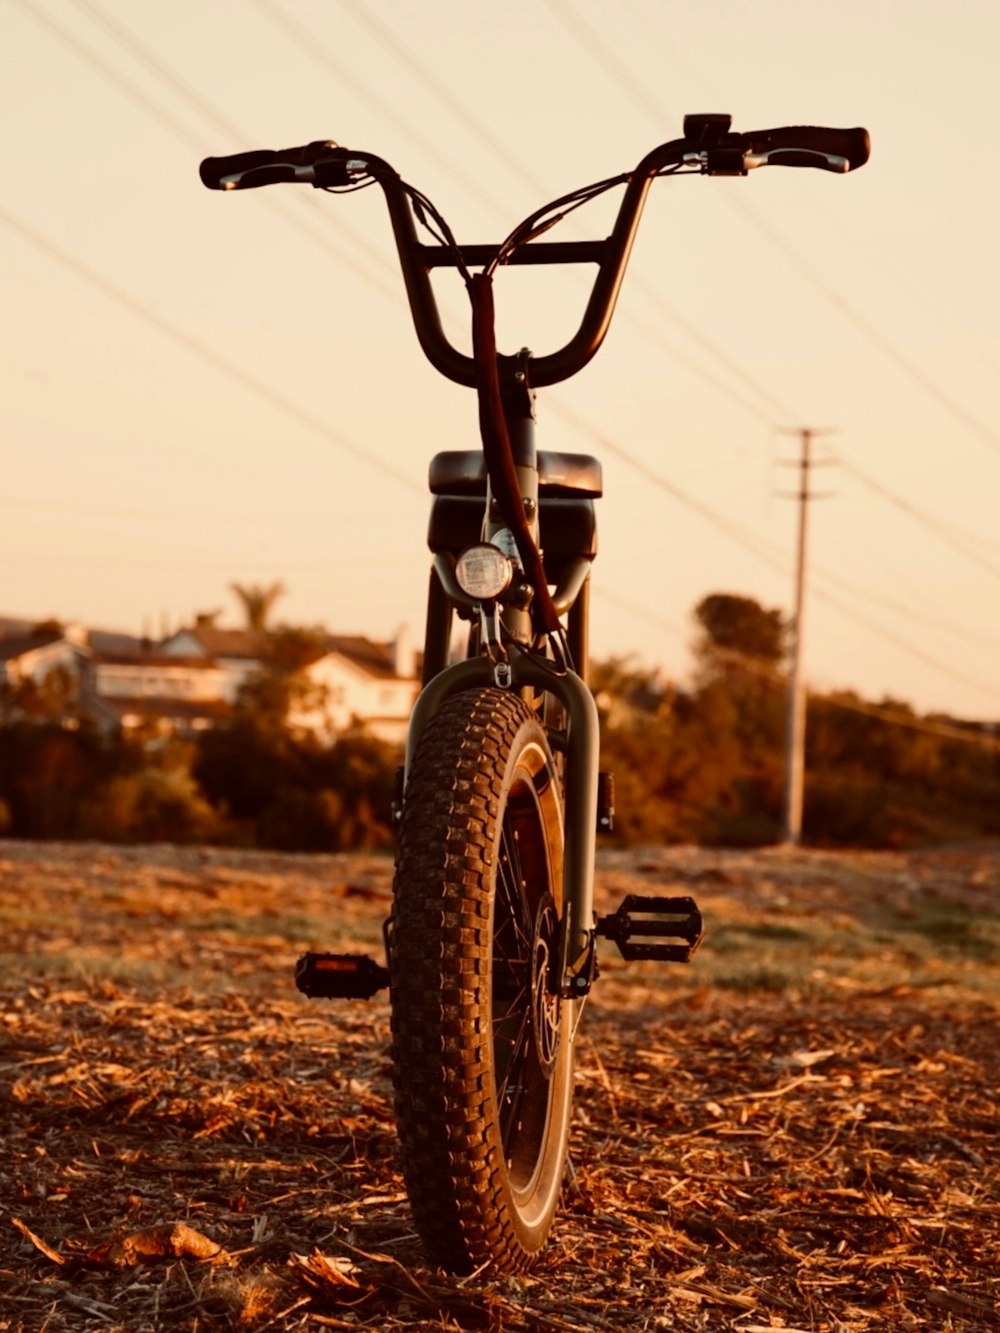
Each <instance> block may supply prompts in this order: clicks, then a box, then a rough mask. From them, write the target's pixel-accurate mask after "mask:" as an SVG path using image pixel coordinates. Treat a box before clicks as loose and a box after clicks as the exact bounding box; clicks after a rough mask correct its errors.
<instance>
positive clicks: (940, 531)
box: [841, 461, 1000, 575]
mask: <svg viewBox="0 0 1000 1333" xmlns="http://www.w3.org/2000/svg"><path fill="white" fill-rule="evenodd" d="M841 465H842V467H843V468H844V471H845V472H848V473H849V474H850V475H851V476H852V477H854V478H855V480H857V481H860V482H861V484H862V485H863V486H867V487H868V489H869V490H870V491H872V492H874V494H875V495H878V496H880V497H881V498H882V499H883V500H886V501H888V503H889V504H891V505H895V507H896V508H897V509H900V510H902V512H903V513H904V514H907V515H909V517H910V518H912V519H914V520H916V522H918V523H920V524H921V525H922V526H923V527H925V528H926V529H927V530H928V531H929V532H932V533H933V534H934V536H935V537H937V539H938V540H939V541H942V542H944V543H945V545H946V546H950V547H951V549H952V550H953V551H957V552H958V553H959V555H963V556H965V558H966V559H967V560H971V561H972V562H973V563H974V564H976V565H979V567H980V568H981V569H985V570H986V572H987V573H988V574H993V575H1000V567H998V566H997V565H995V564H993V563H992V562H991V561H989V560H984V559H983V557H982V556H981V555H980V554H979V553H978V552H977V551H971V550H970V549H969V547H968V546H967V545H966V542H968V541H977V542H983V543H984V544H986V545H992V544H991V543H989V542H988V541H987V540H986V539H985V538H980V537H978V536H973V535H972V534H971V533H965V532H962V531H961V530H960V529H952V530H951V531H949V528H948V526H946V525H945V523H944V522H943V521H942V520H941V519H936V518H934V517H933V516H932V515H930V514H926V513H924V511H923V510H922V509H918V508H917V506H916V505H915V504H912V503H911V502H910V501H909V500H904V499H903V497H902V496H901V495H897V494H896V492H895V491H893V490H890V488H889V487H888V486H884V485H883V484H882V483H881V482H880V481H876V480H875V478H874V477H872V476H869V474H868V473H867V472H864V471H862V469H861V468H859V467H858V466H857V464H856V463H849V462H847V461H842V464H841Z"/></svg>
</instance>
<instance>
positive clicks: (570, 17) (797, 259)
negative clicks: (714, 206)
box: [545, 0, 1000, 451]
mask: <svg viewBox="0 0 1000 1333" xmlns="http://www.w3.org/2000/svg"><path fill="white" fill-rule="evenodd" d="M545 4H546V5H547V6H548V8H549V9H550V10H551V12H552V13H554V14H555V15H556V16H557V17H558V19H559V20H560V22H561V23H562V24H563V26H564V27H565V28H566V29H567V31H568V32H569V33H570V34H571V35H572V36H573V38H574V39H575V40H576V41H577V42H578V44H579V45H581V46H582V47H583V48H584V49H585V50H586V51H587V52H588V53H589V54H590V56H591V57H592V58H593V59H594V60H595V61H596V62H597V63H598V64H600V65H601V66H602V67H603V68H604V69H605V70H606V71H607V72H608V73H609V74H610V76H611V77H612V78H613V79H614V80H615V82H616V83H618V85H619V86H620V87H621V88H622V89H623V90H624V91H625V92H626V93H627V94H628V96H629V97H631V98H632V100H633V101H634V102H635V103H636V105H638V106H639V107H641V108H642V110H643V111H644V112H646V113H647V114H648V115H649V116H650V117H651V118H652V119H653V120H654V121H655V122H656V123H657V124H659V123H660V122H661V120H662V119H663V118H664V116H665V112H664V110H663V107H662V104H661V103H660V102H659V101H658V100H657V99H654V98H652V97H651V96H650V95H649V94H648V93H647V92H646V90H645V89H644V88H643V87H642V86H641V85H640V84H639V83H638V81H637V80H636V78H635V76H634V75H633V73H632V71H631V70H630V69H628V68H626V67H625V66H623V65H622V63H621V62H620V61H619V60H618V58H617V56H615V54H614V52H613V51H612V49H611V46H610V44H609V43H608V41H607V40H606V39H604V38H602V37H599V36H598V34H597V33H596V32H595V30H594V28H593V27H592V26H591V25H590V24H589V23H588V22H587V20H586V19H585V18H583V16H582V15H581V14H580V13H579V11H578V10H574V11H573V12H570V10H569V8H568V6H567V4H566V0H545ZM726 197H727V198H728V199H729V200H730V201H731V203H732V204H733V206H734V207H735V208H736V209H738V210H739V211H740V212H741V213H742V214H743V216H744V217H745V218H746V220H747V221H748V222H750V223H752V225H753V226H755V227H756V228H757V229H758V230H759V231H760V232H761V233H762V234H763V235H764V236H765V237H766V238H767V239H768V240H769V241H770V242H771V243H772V244H773V245H775V246H776V247H777V248H778V249H779V250H780V251H781V252H782V254H783V255H784V256H785V258H786V259H787V261H788V262H789V264H791V265H792V267H793V268H795V269H796V270H797V271H798V272H799V274H800V275H801V276H802V277H803V278H805V280H806V281H807V282H808V283H809V284H810V286H812V287H813V288H814V289H815V290H816V291H817V292H819V293H820V295H821V296H822V297H823V298H824V299H825V300H826V301H827V302H829V304H830V305H831V306H833V307H834V308H835V309H837V310H838V311H839V312H840V313H841V314H842V315H843V316H844V317H845V318H846V319H847V320H848V321H849V322H850V323H852V324H853V325H854V326H855V328H857V329H859V330H860V331H861V333H863V334H864V336H865V337H866V338H867V339H868V341H869V342H870V343H871V344H872V345H873V346H875V347H877V348H878V349H879V351H881V352H882V353H883V355H884V356H886V357H887V358H888V359H889V360H890V361H892V362H893V363H894V365H895V366H896V367H897V368H898V369H899V370H901V371H902V372H903V373H904V374H905V375H907V376H908V377H909V378H910V379H911V380H913V381H914V383H916V384H917V385H919V387H920V388H921V389H923V391H924V392H925V393H926V394H927V395H928V396H929V397H931V398H933V399H935V401H936V402H937V403H938V404H939V406H941V407H943V408H944V409H945V411H946V412H948V413H949V414H950V415H951V416H952V417H954V418H955V420H956V421H958V422H960V423H961V424H962V425H963V426H964V427H965V428H966V429H967V430H968V431H970V432H971V433H972V434H973V435H975V436H976V437H977V438H978V439H979V440H980V442H981V443H983V444H985V445H987V446H988V447H989V448H991V449H994V450H998V451H1000V432H997V431H996V430H994V429H993V428H992V427H990V426H988V425H986V424H985V423H984V422H982V421H980V420H979V419H978V417H976V416H974V415H973V414H972V413H971V412H969V411H968V409H967V408H966V407H965V406H964V405H963V404H962V403H961V402H959V401H958V400H957V399H956V398H953V397H952V395H951V394H950V393H948V392H946V391H945V390H944V389H942V388H941V386H940V385H938V384H936V383H935V382H934V381H933V380H931V378H930V376H929V375H928V374H927V373H926V371H924V370H923V369H922V368H921V367H920V366H918V365H917V364H916V362H914V361H913V360H911V358H910V357H908V356H907V355H906V354H905V353H904V352H902V351H900V349H899V348H898V347H897V346H896V345H895V344H894V343H893V342H892V341H891V339H889V338H888V337H887V336H886V335H885V334H884V333H883V332H882V331H881V330H880V329H879V328H878V327H877V326H876V325H875V324H874V322H873V321H872V320H870V319H869V318H868V317H867V316H866V315H863V314H862V313H861V312H860V311H859V310H858V309H857V308H856V306H854V305H853V304H852V303H851V302H850V301H848V300H847V299H846V298H845V297H844V296H842V295H841V293H840V292H839V291H838V290H837V288H836V287H834V286H833V284H832V283H830V282H828V281H827V279H826V278H825V277H824V276H823V275H822V273H820V272H819V270H818V269H817V268H816V267H815V265H813V264H812V263H810V261H809V260H808V259H806V258H805V256H804V255H802V254H801V253H800V252H799V251H798V250H797V249H796V248H795V247H794V246H793V245H792V244H791V242H790V241H789V240H788V239H787V237H785V236H783V235H782V234H781V233H780V232H779V231H778V230H777V228H776V227H774V226H773V225H772V224H771V223H770V222H768V221H767V220H766V219H765V218H764V217H763V216H762V215H761V214H760V213H759V212H758V211H757V210H756V209H755V208H754V207H753V205H752V204H750V203H749V202H748V201H747V200H746V199H745V198H743V197H742V196H737V195H727V196H726Z"/></svg>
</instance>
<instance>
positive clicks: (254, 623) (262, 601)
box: [229, 582, 285, 630]
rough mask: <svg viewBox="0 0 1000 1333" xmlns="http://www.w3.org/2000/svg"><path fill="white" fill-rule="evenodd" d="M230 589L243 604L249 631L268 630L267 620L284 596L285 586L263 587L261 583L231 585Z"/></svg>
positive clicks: (276, 584) (279, 584)
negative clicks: (280, 598)
mask: <svg viewBox="0 0 1000 1333" xmlns="http://www.w3.org/2000/svg"><path fill="white" fill-rule="evenodd" d="M229 586H230V588H231V589H232V590H233V592H234V593H235V594H236V596H237V597H238V598H239V599H240V601H241V602H242V603H243V612H244V614H245V616H246V619H247V629H254V630H263V629H266V628H267V619H268V616H269V615H270V614H271V608H272V607H273V606H274V604H275V602H276V601H277V600H278V598H279V597H282V596H284V593H285V585H284V584H283V583H280V582H279V583H272V584H271V586H270V587H268V588H265V587H262V586H261V585H260V584H259V583H249V584H247V585H245V586H244V585H243V584H242V583H230V585H229Z"/></svg>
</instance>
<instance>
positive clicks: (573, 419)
mask: <svg viewBox="0 0 1000 1333" xmlns="http://www.w3.org/2000/svg"><path fill="white" fill-rule="evenodd" d="M546 401H547V402H548V403H549V406H550V407H552V408H554V410H555V411H556V413H557V414H558V415H560V416H562V417H563V418H564V419H565V420H566V421H568V422H569V423H570V424H571V425H573V426H574V427H575V428H576V429H577V430H579V431H580V433H581V434H583V435H584V436H586V437H587V438H589V439H591V440H593V441H594V443H595V444H596V445H598V446H599V447H600V448H601V449H603V450H605V452H607V453H611V454H614V455H615V456H617V457H618V458H621V459H622V460H623V461H624V462H626V463H628V464H629V465H630V466H631V467H633V468H634V469H635V470H636V471H638V472H639V473H640V474H641V475H642V476H644V477H645V478H646V479H647V481H650V482H651V483H652V484H653V485H654V486H656V487H657V488H658V489H659V490H662V491H664V492H665V493H666V494H667V495H670V496H671V497H672V498H673V499H674V500H677V501H678V502H679V503H680V504H682V505H684V506H685V507H686V508H688V509H690V510H692V512H694V513H697V514H698V515H699V516H700V517H701V518H703V519H704V520H705V521H706V522H707V523H709V524H711V526H712V527H714V528H716V529H717V530H718V531H719V532H722V533H723V534H724V535H725V536H726V537H728V538H729V540H730V541H733V542H735V543H736V544H737V545H739V546H742V547H743V549H744V550H747V551H749V552H750V553H751V554H752V555H753V556H754V557H755V558H756V559H758V560H760V561H762V562H763V563H765V564H767V565H770V566H771V568H772V569H776V570H778V571H779V572H780V573H781V574H782V575H787V573H788V563H787V561H786V560H782V559H781V558H779V557H777V556H774V555H772V554H771V551H770V549H769V546H768V544H765V543H763V542H762V541H760V540H759V539H757V538H756V537H755V536H754V535H753V534H752V533H749V532H748V531H747V530H746V529H744V528H742V527H741V526H740V525H739V524H736V523H734V522H733V521H732V520H730V519H727V518H726V517H724V516H723V515H722V514H720V513H718V512H717V511H716V510H714V509H713V508H712V507H711V506H710V505H707V504H705V503H704V501H702V500H698V499H696V498H695V497H694V496H692V495H689V494H688V493H687V492H686V491H684V490H683V489H682V488H681V487H679V486H678V485H677V484H676V483H675V482H672V481H669V480H668V479H667V478H666V477H664V476H663V475H662V473H659V472H657V471H655V469H653V468H650V467H648V466H647V465H646V464H645V463H643V462H641V460H639V459H637V458H635V457H634V456H633V455H632V454H630V453H629V452H628V451H627V450H625V449H623V448H622V447H621V445H619V444H617V443H616V442H615V441H614V440H612V439H610V438H609V437H608V436H607V435H605V434H603V433H601V432H599V431H597V430H595V429H594V428H593V427H592V426H590V424H589V423H588V422H586V421H584V420H583V418H582V417H580V416H579V415H578V414H577V413H576V412H574V411H573V410H572V409H571V408H568V407H567V406H566V405H565V404H564V403H562V402H560V401H559V400H553V399H552V398H551V397H550V398H548V399H547V400H546ZM815 595H816V596H817V597H818V598H819V599H820V600H821V601H824V602H826V603H827V604H828V605H830V606H832V607H834V608H835V610H837V611H839V613H840V614H841V615H843V616H846V617H847V618H848V619H849V620H853V621H855V623H857V624H859V625H861V626H862V628H864V629H866V630H867V631H868V632H869V633H870V634H874V635H875V637H876V638H882V639H885V640H887V641H888V642H890V643H892V644H893V645H894V646H895V647H897V648H900V649H902V650H903V651H904V652H906V653H908V654H909V655H910V656H911V657H914V658H916V659H917V660H919V661H921V662H924V663H925V664H926V665H928V666H932V667H934V669H935V670H937V671H938V672H940V673H941V674H942V675H945V676H949V677H951V678H952V679H953V680H956V681H958V682H960V683H961V684H963V685H972V686H973V687H974V688H975V689H977V690H980V691H984V692H985V693H987V694H989V695H991V696H993V697H998V698H1000V690H997V688H996V687H995V686H993V685H988V684H986V683H985V682H984V681H981V680H977V679H976V678H975V677H972V676H968V675H966V674H965V672H962V671H958V670H956V669H955V668H954V667H953V666H951V665H950V664H947V663H944V662H942V661H940V659H938V658H936V657H933V656H932V655H931V654H929V653H927V652H926V651H925V650H924V649H922V648H918V647H916V646H915V645H914V644H912V643H909V642H908V641H907V640H906V639H904V638H903V637H902V636H901V635H899V634H896V633H894V632H893V631H892V630H889V629H887V628H886V627H885V626H884V625H874V624H873V623H872V622H871V621H870V620H869V619H868V618H867V617H865V616H863V615H862V614H861V613H860V612H858V611H855V610H852V609H851V608H849V607H846V606H845V605H844V604H843V602H841V601H840V599H839V598H837V597H835V596H834V595H833V594H832V593H830V592H827V591H826V590H824V589H823V588H816V589H815Z"/></svg>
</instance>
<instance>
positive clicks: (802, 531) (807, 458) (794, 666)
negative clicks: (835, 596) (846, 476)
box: [782, 427, 827, 847]
mask: <svg viewBox="0 0 1000 1333" xmlns="http://www.w3.org/2000/svg"><path fill="white" fill-rule="evenodd" d="M826 433H827V432H825V431H817V430H810V429H809V428H808V427H803V428H802V429H801V430H799V431H797V432H796V434H797V435H798V437H799V440H800V442H801V451H800V454H799V462H798V468H799V488H798V491H796V492H794V493H793V498H794V499H797V500H798V502H799V531H798V542H797V551H796V560H795V612H794V617H793V620H792V637H791V643H790V645H789V670H788V712H787V721H786V725H785V818H784V828H783V830H782V836H783V840H784V841H785V842H786V843H790V844H791V845H792V846H793V847H797V846H798V845H799V842H800V840H801V837H802V800H803V792H804V786H805V755H806V686H805V680H804V678H803V675H802V637H803V624H802V620H803V612H804V608H805V585H806V534H807V526H808V521H809V501H810V500H814V499H815V498H816V496H815V493H814V492H812V491H811V490H810V484H809V483H810V476H809V473H810V469H811V468H813V467H815V466H816V463H815V460H814V459H813V457H812V442H813V439H814V438H815V437H816V436H817V435H821V434H826ZM821 461H823V460H821Z"/></svg>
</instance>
